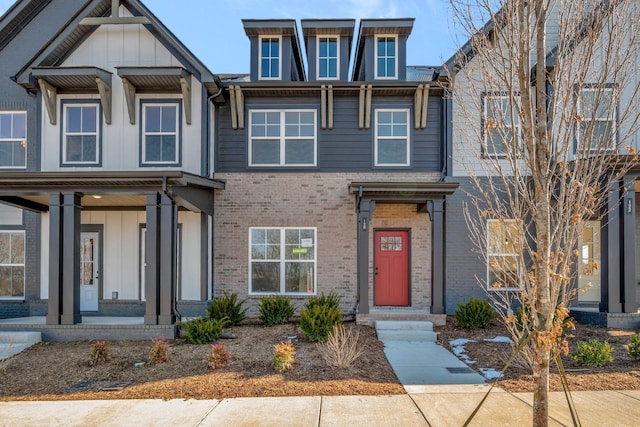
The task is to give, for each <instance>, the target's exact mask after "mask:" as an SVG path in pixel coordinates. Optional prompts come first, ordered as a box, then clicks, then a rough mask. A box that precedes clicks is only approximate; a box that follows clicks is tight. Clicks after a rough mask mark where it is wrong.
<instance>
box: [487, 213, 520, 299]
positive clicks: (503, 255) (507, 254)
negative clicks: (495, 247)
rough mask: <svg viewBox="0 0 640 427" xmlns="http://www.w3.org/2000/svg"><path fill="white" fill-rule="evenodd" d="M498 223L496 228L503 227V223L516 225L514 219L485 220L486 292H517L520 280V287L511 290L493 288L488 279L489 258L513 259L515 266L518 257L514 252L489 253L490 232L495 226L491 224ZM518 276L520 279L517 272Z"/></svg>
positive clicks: (489, 271)
mask: <svg viewBox="0 0 640 427" xmlns="http://www.w3.org/2000/svg"><path fill="white" fill-rule="evenodd" d="M495 223H498V224H500V225H499V226H498V227H503V226H504V224H505V223H513V224H516V220H515V219H487V235H486V238H487V240H486V244H487V246H486V251H487V290H488V291H519V290H521V289H522V280H519V283H520V286H517V287H511V288H493V287H492V286H491V283H490V278H491V257H503V258H506V257H515V258H516V265H518V261H517V258H518V256H519V254H518V253H515V252H513V253H512V252H489V246H490V242H491V240H490V237H489V234H490V230H491V229H492V228H494V227H495V226H494V225H493V224H495ZM516 274H517V275H518V277H520V275H521V272H520V271H518V272H517V273H516Z"/></svg>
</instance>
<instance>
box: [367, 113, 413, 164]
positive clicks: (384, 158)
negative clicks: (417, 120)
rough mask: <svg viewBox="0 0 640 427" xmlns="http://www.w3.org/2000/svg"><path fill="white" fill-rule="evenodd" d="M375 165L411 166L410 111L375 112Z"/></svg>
mask: <svg viewBox="0 0 640 427" xmlns="http://www.w3.org/2000/svg"><path fill="white" fill-rule="evenodd" d="M375 120H376V124H375V165H376V166H409V164H410V152H411V150H410V145H409V142H410V141H409V110H408V109H404V110H387V109H377V110H376V112H375Z"/></svg>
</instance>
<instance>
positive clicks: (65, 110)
mask: <svg viewBox="0 0 640 427" xmlns="http://www.w3.org/2000/svg"><path fill="white" fill-rule="evenodd" d="M91 101H92V102H82V103H73V102H70V103H66V102H65V103H63V104H62V107H63V122H64V123H63V124H62V164H63V165H65V166H68V165H95V166H99V165H100V150H101V141H100V120H101V117H100V101H99V100H97V99H96V100H95V102H93V101H94V100H93V99H92V100H91ZM69 108H82V109H84V108H93V109H95V113H96V129H95V131H94V132H82V131H81V132H67V121H68V120H69V113H68V112H69ZM92 135H93V136H95V138H96V157H95V160H92V161H73V160H67V145H68V144H67V137H68V136H92Z"/></svg>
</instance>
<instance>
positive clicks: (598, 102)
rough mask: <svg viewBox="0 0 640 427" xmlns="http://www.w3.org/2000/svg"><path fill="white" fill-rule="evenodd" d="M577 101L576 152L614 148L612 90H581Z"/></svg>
mask: <svg viewBox="0 0 640 427" xmlns="http://www.w3.org/2000/svg"><path fill="white" fill-rule="evenodd" d="M578 101H579V102H578V110H579V113H578V117H579V119H578V127H579V129H578V138H577V140H578V151H582V150H587V151H592V150H610V149H613V148H615V146H616V107H615V105H613V104H614V103H613V88H583V89H582V90H581V92H580V98H579V100H578Z"/></svg>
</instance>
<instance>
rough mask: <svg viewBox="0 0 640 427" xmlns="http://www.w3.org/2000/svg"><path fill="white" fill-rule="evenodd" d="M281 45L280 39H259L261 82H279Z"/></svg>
mask: <svg viewBox="0 0 640 427" xmlns="http://www.w3.org/2000/svg"><path fill="white" fill-rule="evenodd" d="M280 58H282V43H281V38H280V37H260V62H259V65H260V70H258V73H259V74H258V75H259V76H260V79H261V80H270V79H271V80H280V79H281V75H282V71H281V68H282V67H281V61H280Z"/></svg>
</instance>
